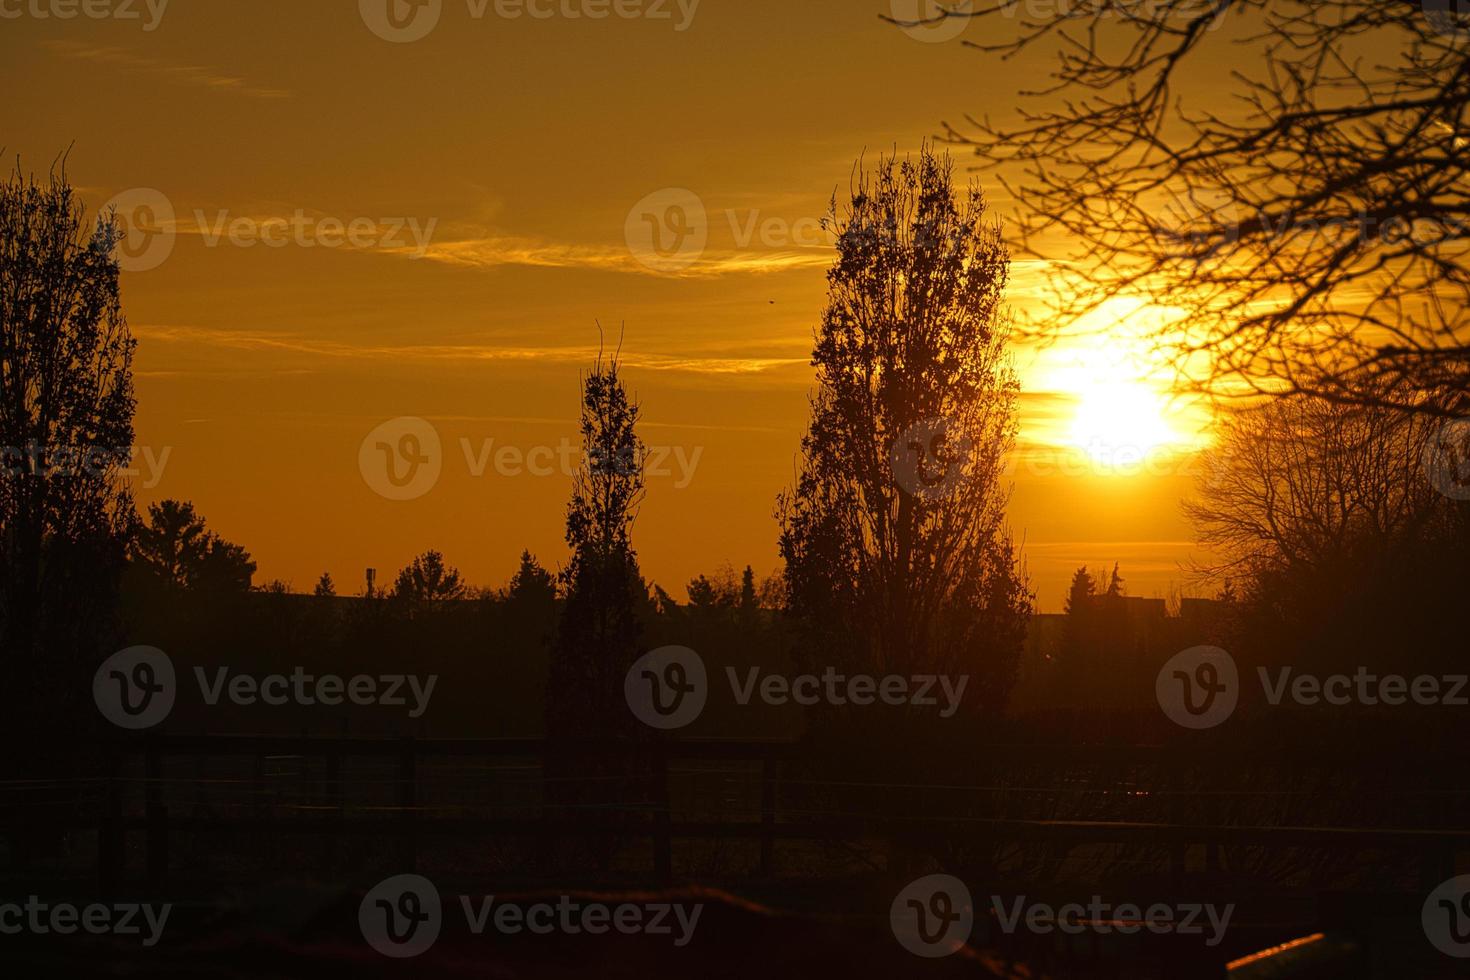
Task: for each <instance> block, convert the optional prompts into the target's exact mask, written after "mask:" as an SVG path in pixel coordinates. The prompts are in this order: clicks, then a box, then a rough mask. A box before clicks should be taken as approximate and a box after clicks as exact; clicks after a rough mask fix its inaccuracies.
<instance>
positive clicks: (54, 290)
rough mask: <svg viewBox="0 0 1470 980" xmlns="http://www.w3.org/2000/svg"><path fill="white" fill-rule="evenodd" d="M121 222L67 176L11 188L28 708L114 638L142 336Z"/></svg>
mask: <svg viewBox="0 0 1470 980" xmlns="http://www.w3.org/2000/svg"><path fill="white" fill-rule="evenodd" d="M121 237H122V231H121V230H120V228H119V226H118V224H117V222H116V220H115V216H114V215H112V214H105V215H102V216H101V217H100V218H99V220H98V221H97V223H96V225H95V226H93V227H89V226H88V225H87V222H86V220H85V216H84V209H83V207H82V206H81V204H80V203H79V202H77V200H76V199H75V196H74V193H73V190H72V187H71V184H70V183H69V182H68V180H67V177H66V174H65V172H64V171H62V172H59V173H58V172H56V171H53V172H52V173H51V175H50V178H49V180H48V182H47V183H45V184H38V183H37V182H36V181H35V179H34V178H33V177H27V176H24V175H22V173H21V172H20V170H19V167H17V169H16V170H15V172H14V173H12V175H11V176H10V177H9V179H6V180H4V181H3V182H0V363H3V365H4V370H3V371H0V454H3V456H4V458H3V460H0V565H3V570H0V640H3V642H0V647H3V654H0V655H3V656H4V658H5V660H6V662H7V671H9V672H10V677H9V680H8V681H7V685H8V686H9V687H10V689H11V691H12V695H13V697H14V698H15V699H16V701H17V702H21V703H29V702H31V701H32V700H33V699H35V698H37V697H39V696H40V695H39V693H38V692H40V691H42V690H44V691H45V697H44V699H43V700H42V701H41V702H39V703H42V704H50V705H55V704H56V699H57V698H58V697H59V696H61V695H60V692H64V691H70V690H72V689H73V688H72V687H71V686H70V681H62V680H61V675H60V674H58V673H56V671H57V670H60V671H63V672H64V671H65V670H67V669H70V668H71V667H72V666H76V664H77V660H76V658H79V657H80V658H86V657H90V656H92V655H95V654H96V653H98V652H100V650H101V649H103V648H104V645H105V644H106V643H108V642H110V640H109V639H108V638H106V635H107V634H110V632H111V627H110V625H109V623H110V620H111V617H112V616H113V610H114V601H115V596H116V587H117V579H118V574H119V572H120V571H121V568H122V557H123V542H124V538H125V534H126V528H127V525H128V522H129V521H130V519H131V517H132V509H133V505H132V498H131V494H130V492H129V491H128V489H127V487H126V485H125V484H124V483H123V481H122V478H121V471H122V470H123V469H124V468H125V467H126V466H127V464H128V462H129V459H130V454H131V451H132V443H133V408H134V397H133V375H132V361H133V349H134V346H135V341H134V340H133V338H132V336H131V334H130V332H129V330H128V325H127V320H126V318H125V317H124V316H123V312H122V303H121V297H120V291H119V285H118V278H119V269H118V263H117V258H116V256H115V249H116V247H117V245H118V242H119V240H120V239H121Z"/></svg>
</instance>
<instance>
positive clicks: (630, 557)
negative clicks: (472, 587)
mask: <svg viewBox="0 0 1470 980" xmlns="http://www.w3.org/2000/svg"><path fill="white" fill-rule="evenodd" d="M638 415H639V411H638V404H637V402H635V401H633V400H632V399H630V398H629V397H628V393H627V390H626V388H625V387H624V385H623V381H622V379H621V378H620V377H619V375H618V362H617V360H616V359H615V358H614V359H612V360H607V361H604V360H602V359H601V358H599V359H598V361H597V363H596V364H595V365H594V366H593V368H592V370H591V371H590V372H589V373H588V374H586V375H585V376H584V377H583V379H582V406H581V422H580V430H581V435H582V450H583V454H584V458H585V460H586V463H585V464H584V466H583V467H582V468H581V469H580V470H578V471H577V473H576V475H575V476H574V477H573V480H572V499H571V502H570V503H569V504H568V506H567V529H566V540H567V544H568V545H570V546H571V549H572V555H571V560H570V561H569V562H568V563H567V566H566V567H565V568H564V569H562V572H561V583H562V592H563V595H564V596H565V602H564V605H563V608H562V615H561V622H560V626H559V628H558V631H557V640H556V644H555V648H554V650H553V655H552V660H551V687H550V690H549V692H548V704H547V711H548V716H549V717H548V728H549V729H550V730H551V731H553V732H554V733H558V734H568V735H571V734H580V735H594V734H596V735H606V734H611V733H616V732H626V731H630V730H631V729H632V722H633V717H632V714H631V713H630V712H629V711H628V708H627V705H626V704H625V703H624V700H623V676H624V674H625V673H626V672H627V670H628V668H629V667H631V666H632V663H633V661H634V660H635V659H636V658H637V657H638V655H639V652H640V651H639V643H640V638H641V636H642V632H643V626H642V623H641V622H640V611H641V609H642V607H643V606H645V605H646V604H647V594H646V590H645V588H644V586H643V580H642V577H641V576H640V574H639V571H638V558H637V555H636V554H635V552H634V550H633V543H632V534H631V531H632V526H633V521H634V519H635V518H636V517H637V514H638V505H639V503H640V502H641V501H642V499H643V493H644V490H643V444H642V442H641V441H640V440H639V438H638V434H637V431H636V428H635V427H636V424H637V422H638Z"/></svg>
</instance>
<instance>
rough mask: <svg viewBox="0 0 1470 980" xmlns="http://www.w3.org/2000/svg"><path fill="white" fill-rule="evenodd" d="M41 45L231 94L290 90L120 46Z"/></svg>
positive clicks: (280, 95) (279, 95)
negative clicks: (148, 56)
mask: <svg viewBox="0 0 1470 980" xmlns="http://www.w3.org/2000/svg"><path fill="white" fill-rule="evenodd" d="M41 43H42V45H43V46H44V47H46V48H48V49H50V50H51V51H53V52H55V53H56V54H58V55H60V56H61V57H63V58H70V59H72V60H74V61H89V62H92V63H93V64H98V65H106V66H109V67H112V68H117V69H120V70H122V71H129V72H139V73H143V74H148V75H156V76H159V77H161V78H164V79H167V80H168V81H171V82H173V83H174V84H176V85H186V86H190V87H194V88H207V89H210V90H212V91H216V92H224V93H228V94H231V95H243V96H246V97H248V98H252V99H289V98H291V96H292V93H291V92H290V91H288V90H286V89H279V88H266V87H263V86H259V85H252V84H251V83H250V82H248V81H246V80H245V79H243V78H240V77H239V76H236V75H226V74H223V73H221V72H219V71H217V70H215V69H213V68H207V67H204V66H202V65H177V64H171V63H169V62H166V61H161V60H159V59H157V58H145V57H143V56H141V55H136V54H132V53H131V52H129V51H125V50H123V49H122V48H114V47H107V46H103V45H93V44H83V43H81V42H80V41H43V42H41Z"/></svg>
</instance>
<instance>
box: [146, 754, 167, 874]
mask: <svg viewBox="0 0 1470 980" xmlns="http://www.w3.org/2000/svg"><path fill="white" fill-rule="evenodd" d="M143 772H144V790H143V793H144V799H145V800H146V803H145V806H144V816H145V818H146V822H147V825H148V830H147V836H148V887H149V888H150V889H157V888H161V887H163V884H164V882H165V880H166V879H167V878H168V808H167V807H165V806H164V805H163V785H162V784H163V760H162V759H161V758H160V755H159V751H158V743H157V742H155V741H154V740H153V739H148V740H147V742H146V745H145V748H144V767H143Z"/></svg>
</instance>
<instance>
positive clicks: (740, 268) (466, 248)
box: [388, 236, 832, 279]
mask: <svg viewBox="0 0 1470 980" xmlns="http://www.w3.org/2000/svg"><path fill="white" fill-rule="evenodd" d="M388 251H390V252H394V253H396V254H402V255H413V256H415V257H422V258H425V259H428V260H429V261H432V262H442V263H444V264H446V265H456V266H461V267H464V268H473V269H492V268H496V267H499V266H510V265H521V266H541V267H544V268H552V269H572V268H575V269H593V270H601V271H605V272H622V273H633V274H636V275H645V276H660V277H669V278H680V279H709V278H714V277H717V276H724V275H739V274H760V273H768V272H784V271H786V270H788V269H811V268H822V269H825V268H826V267H828V266H830V265H831V264H832V255H831V253H830V252H826V251H802V250H786V251H769V252H767V251H758V250H750V251H737V250H715V249H706V250H705V251H704V253H703V254H701V255H700V256H699V258H698V259H696V260H695V261H693V262H692V263H691V264H690V265H689V266H688V267H687V268H683V269H678V270H668V271H661V270H658V269H652V268H649V267H648V266H646V265H644V264H643V263H642V262H639V261H638V259H637V258H635V257H634V255H633V254H632V252H630V251H629V250H628V249H627V248H626V247H618V246H610V245H577V244H572V243H566V242H548V241H541V240H538V239H533V238H523V237H514V236H487V237H482V238H467V239H463V240H460V241H454V242H435V243H434V244H432V245H430V246H429V247H428V248H427V249H426V250H424V251H423V254H422V256H419V255H418V250H417V249H410V248H407V247H405V248H402V249H390V250H388Z"/></svg>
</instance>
